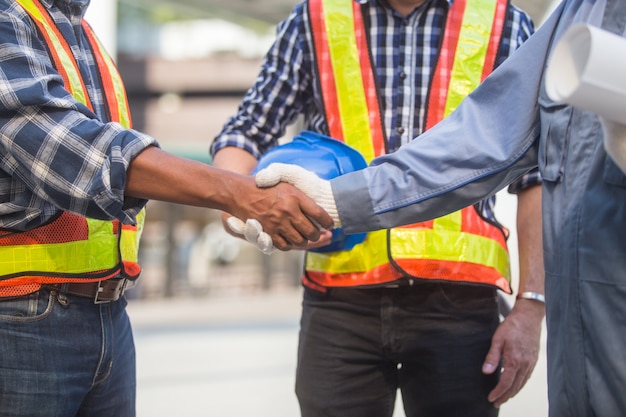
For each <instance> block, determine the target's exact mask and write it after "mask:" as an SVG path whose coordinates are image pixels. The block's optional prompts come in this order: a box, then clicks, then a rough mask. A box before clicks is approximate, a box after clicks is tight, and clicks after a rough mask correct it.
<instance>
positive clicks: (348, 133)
mask: <svg viewBox="0 0 626 417" xmlns="http://www.w3.org/2000/svg"><path fill="white" fill-rule="evenodd" d="M308 6H309V9H308V10H309V20H310V23H311V28H312V32H313V39H314V44H315V45H314V46H315V51H316V63H317V71H318V77H317V80H318V82H319V87H320V90H321V92H322V97H323V103H324V109H325V116H326V121H327V123H328V126H329V130H330V135H331V136H332V137H334V138H337V139H339V140H343V141H345V142H346V143H347V144H349V145H350V146H352V147H354V148H355V149H357V150H358V151H359V152H361V154H363V156H364V157H365V159H366V160H367V161H371V160H372V159H373V158H375V157H376V156H379V155H382V154H384V153H385V140H386V138H385V133H384V130H383V128H382V122H381V121H382V112H381V110H380V105H379V98H378V93H377V90H376V87H375V86H376V82H375V75H374V69H373V65H372V63H371V58H370V55H369V51H370V50H369V46H368V43H367V36H366V32H365V31H366V29H365V25H364V24H363V16H362V13H361V5H360V4H359V3H358V2H356V1H353V0H309V3H308ZM507 7H508V2H507V0H454V3H453V4H452V5H451V7H450V10H449V12H448V17H447V21H446V29H445V33H444V38H443V43H442V46H441V50H440V53H439V61H438V63H437V67H436V69H435V71H434V75H433V80H432V83H431V89H430V96H429V103H428V106H429V108H428V112H427V124H426V125H427V128H429V127H431V126H432V125H434V124H435V123H436V122H437V121H439V120H441V119H442V118H443V117H445V116H447V115H448V114H450V113H451V112H452V111H453V110H454V109H455V108H456V107H457V106H458V104H459V103H460V102H461V101H462V99H463V98H464V97H465V96H466V95H467V94H469V93H470V92H471V91H472V90H473V89H474V88H475V87H476V86H478V84H479V83H480V82H481V81H482V79H484V77H486V75H488V74H489V73H490V72H491V71H492V70H493V68H494V66H495V61H496V55H497V50H498V46H499V43H500V38H501V35H502V28H503V26H504V19H505V17H506V10H507ZM477 39H478V40H479V41H478V42H477ZM445 57H447V58H448V59H445ZM506 236H507V232H506V230H503V229H502V228H500V227H499V226H496V225H493V224H491V223H489V222H487V221H485V220H483V219H482V218H481V217H480V216H479V214H478V213H477V211H476V209H475V208H474V207H473V206H471V207H467V208H465V209H463V210H460V211H457V212H455V213H451V214H449V215H446V216H443V217H441V218H438V219H435V220H432V221H429V222H422V223H418V224H413V225H408V226H405V227H399V228H393V229H390V230H379V231H375V232H371V233H368V235H367V237H366V239H365V241H364V242H363V243H360V244H358V245H356V246H355V247H354V248H352V249H350V250H347V251H340V252H332V253H317V252H308V253H307V256H306V261H305V269H306V272H305V276H304V277H303V280H304V283H305V284H306V285H309V286H313V287H316V288H324V287H333V286H366V285H376V284H386V283H389V282H393V281H396V280H398V279H400V278H403V277H414V278H420V279H432V280H446V281H456V282H469V283H479V284H485V285H493V286H496V287H497V288H500V289H502V290H504V291H506V292H508V293H510V292H511V287H510V267H509V255H508V249H507V245H506Z"/></svg>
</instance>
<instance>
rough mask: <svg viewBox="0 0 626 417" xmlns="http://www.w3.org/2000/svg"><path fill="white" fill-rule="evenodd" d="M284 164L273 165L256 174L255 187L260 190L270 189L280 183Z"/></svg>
mask: <svg viewBox="0 0 626 417" xmlns="http://www.w3.org/2000/svg"><path fill="white" fill-rule="evenodd" d="M284 165H285V164H280V163H273V164H270V165H269V166H268V167H267V168H264V169H262V170H260V171H259V172H257V173H256V174H255V176H254V180H255V182H256V185H257V186H258V187H261V188H267V187H272V186H274V185H276V184H278V183H279V182H281V181H282V178H281V177H282V174H283V166H284Z"/></svg>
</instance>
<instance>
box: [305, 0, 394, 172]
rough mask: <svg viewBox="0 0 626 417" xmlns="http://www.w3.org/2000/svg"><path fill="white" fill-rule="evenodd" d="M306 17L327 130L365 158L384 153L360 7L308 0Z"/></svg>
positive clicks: (345, 0) (344, 0)
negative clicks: (307, 16) (309, 26)
mask: <svg viewBox="0 0 626 417" xmlns="http://www.w3.org/2000/svg"><path fill="white" fill-rule="evenodd" d="M309 16H310V18H309V20H310V22H311V28H312V33H313V40H314V46H315V53H316V60H317V70H318V77H317V79H318V81H319V84H320V89H321V92H322V99H323V101H324V113H325V117H326V121H327V123H328V127H329V131H330V135H331V136H332V137H334V138H337V139H339V140H343V141H345V142H346V143H348V144H349V145H350V146H352V147H353V148H355V149H357V150H358V151H359V152H360V153H361V154H362V155H363V156H364V157H365V159H366V160H367V161H368V162H369V161H371V160H372V159H373V158H374V157H376V156H379V155H382V154H383V153H384V152H385V136H384V135H385V134H384V130H383V125H382V114H381V112H380V105H379V102H378V94H377V91H376V79H375V75H374V71H373V67H372V64H371V57H370V52H369V47H368V45H367V34H366V33H365V25H364V23H363V16H362V14H361V6H360V4H359V3H357V2H354V1H352V0H310V1H309Z"/></svg>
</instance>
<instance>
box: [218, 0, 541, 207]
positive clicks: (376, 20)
mask: <svg viewBox="0 0 626 417" xmlns="http://www.w3.org/2000/svg"><path fill="white" fill-rule="evenodd" d="M354 1H357V2H358V3H360V4H361V5H362V10H363V18H364V21H365V26H366V27H367V28H369V30H370V48H371V56H372V58H373V61H374V63H373V65H374V66H375V69H376V75H377V83H378V88H379V94H380V98H381V100H380V101H381V104H382V109H381V111H382V112H383V118H384V126H385V131H386V134H387V150H388V152H393V151H395V150H397V149H398V148H399V147H400V146H401V145H403V144H405V143H407V142H408V141H410V140H413V139H414V138H415V140H419V137H418V136H419V135H420V134H421V133H422V132H423V131H424V125H425V118H426V104H427V100H428V89H429V85H430V80H431V77H432V72H433V70H434V67H435V65H436V62H437V53H438V50H439V45H440V43H441V40H442V36H443V32H444V29H445V21H446V14H447V11H448V8H449V6H450V4H451V2H452V0H450V1H448V0H430V1H427V2H426V3H425V4H424V5H423V6H421V7H419V8H417V9H415V10H414V11H413V12H411V13H410V14H409V15H408V16H406V17H403V16H402V15H400V14H399V13H398V12H396V11H395V10H393V9H392V8H391V7H390V6H389V5H388V4H387V2H386V1H384V0H354ZM470 1H471V0H470ZM533 30H534V28H533V22H532V20H531V18H530V17H529V16H528V15H527V14H526V13H524V12H523V11H521V10H520V9H518V8H516V7H514V6H512V7H510V9H509V12H508V15H507V18H506V22H505V26H504V30H503V35H502V41H501V44H500V49H499V51H498V58H497V62H496V65H499V64H501V63H502V62H503V61H504V59H506V58H507V57H508V56H509V55H510V54H511V53H512V52H513V51H514V50H515V49H517V48H518V47H519V46H520V45H521V44H522V43H523V42H524V41H525V40H526V39H528V37H529V36H530V35H531V34H532V32H533ZM315 77H316V65H315V54H314V49H313V39H312V35H311V28H310V26H309V19H308V8H307V5H306V2H303V3H300V4H298V5H297V6H296V7H295V8H294V10H293V11H292V13H291V15H290V16H289V17H288V18H287V19H286V20H284V21H283V22H281V24H280V25H279V26H278V33H277V37H276V40H275V42H274V44H273V46H272V47H271V49H270V50H269V52H268V53H267V54H266V56H265V58H264V61H263V65H262V68H261V72H260V74H259V76H258V77H257V80H256V82H255V84H254V85H253V86H252V88H250V89H249V90H248V92H247V93H246V95H245V97H244V99H243V101H242V102H241V104H240V105H239V109H238V112H237V114H236V115H235V116H233V117H231V118H230V119H229V120H228V121H227V122H226V124H225V125H224V128H223V130H222V132H221V133H220V134H219V135H218V136H217V137H216V138H215V140H214V141H213V144H212V146H211V153H212V154H215V153H216V152H217V151H219V150H220V149H222V148H224V147H228V146H235V147H239V148H242V149H245V150H246V151H248V152H250V153H251V154H252V155H254V156H255V157H256V158H259V157H260V156H261V155H262V154H263V153H265V152H267V151H268V150H269V149H270V148H272V147H274V146H276V145H277V144H278V140H279V139H280V138H281V137H282V136H283V135H284V134H285V131H286V128H287V126H289V125H290V124H291V123H293V122H294V121H296V119H297V118H298V116H300V115H303V116H304V128H305V129H308V130H313V131H317V132H320V133H324V134H326V135H328V134H329V130H328V126H327V124H326V120H325V118H324V113H323V108H324V107H323V104H322V98H321V92H320V91H319V88H318V84H317V83H316V81H315ZM538 182H539V176H538V174H537V173H536V172H535V173H532V174H529V175H527V176H526V177H525V178H524V185H518V186H516V188H515V191H518V190H519V189H520V187H525V186H528V185H534V184H537V183H538ZM511 191H514V190H513V189H511ZM493 204H494V199H493V198H491V199H489V200H485V201H484V202H481V203H480V204H479V206H480V207H479V211H480V212H481V213H483V215H484V216H486V217H488V218H490V219H494V216H493V212H492V207H493Z"/></svg>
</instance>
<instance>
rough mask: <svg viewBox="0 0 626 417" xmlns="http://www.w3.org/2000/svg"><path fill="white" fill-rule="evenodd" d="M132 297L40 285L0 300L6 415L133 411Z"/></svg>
mask: <svg viewBox="0 0 626 417" xmlns="http://www.w3.org/2000/svg"><path fill="white" fill-rule="evenodd" d="M125 307H126V300H125V299H124V298H121V299H120V300H118V301H116V302H112V303H107V304H99V305H96V304H94V302H93V300H92V299H89V298H85V297H78V296H73V295H67V296H59V294H58V293H57V291H49V290H41V291H38V292H36V293H33V294H30V295H28V296H24V297H18V298H12V299H2V300H1V301H0V415H1V416H3V417H80V416H85V417H87V416H89V417H133V416H134V415H135V390H136V376H135V347H134V342H133V336H132V331H131V327H130V323H129V320H128V316H127V315H126V310H125Z"/></svg>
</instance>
